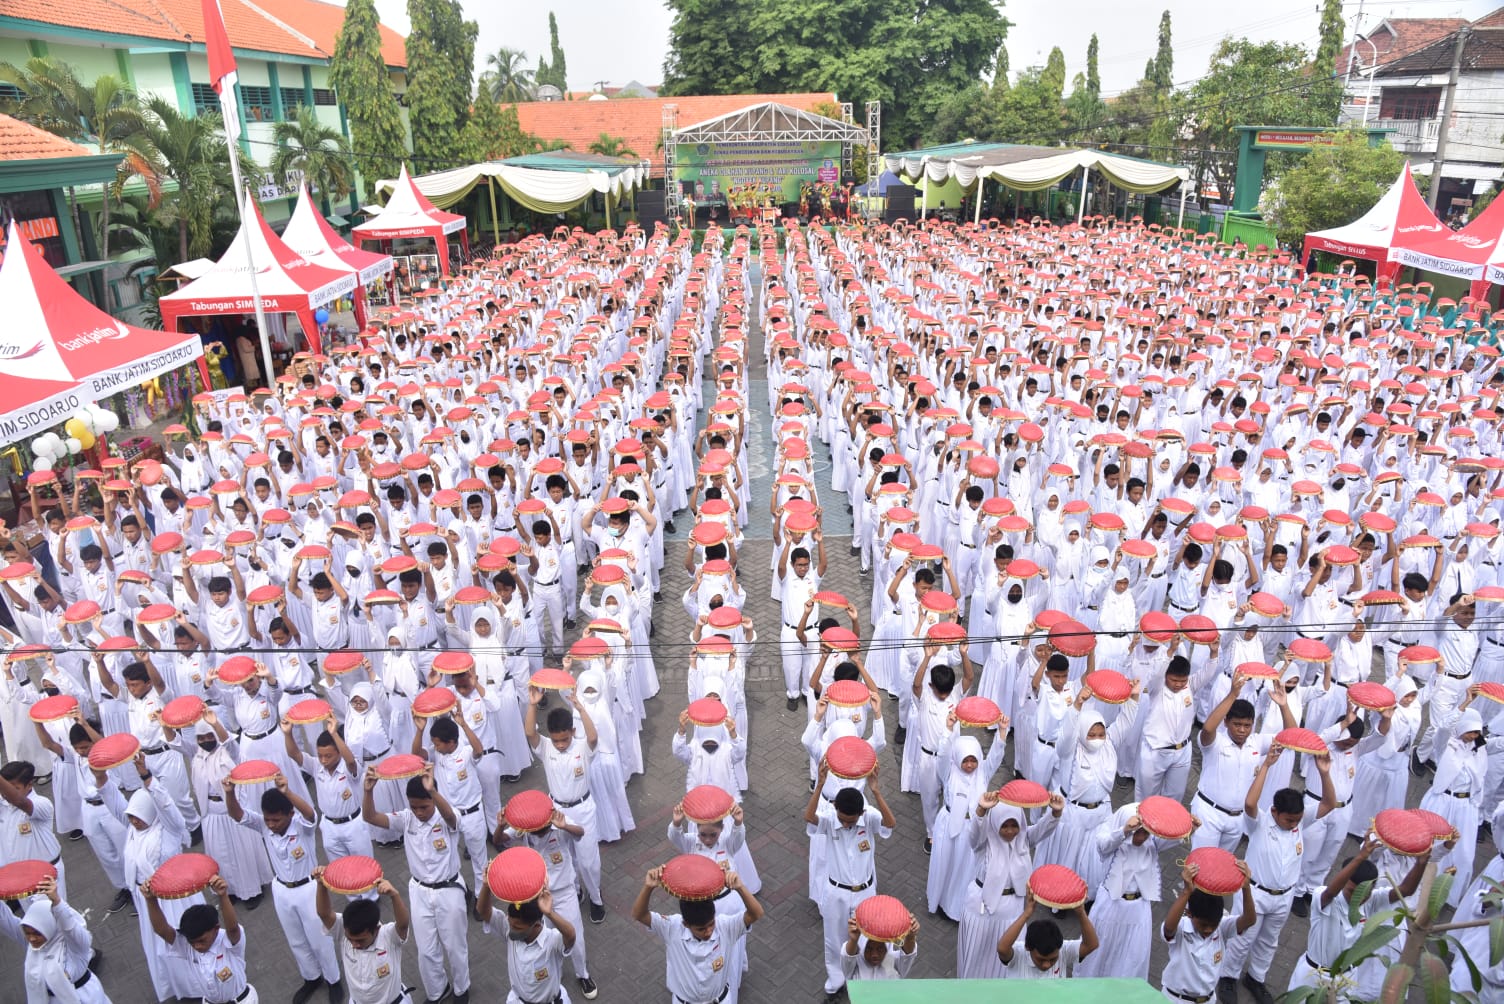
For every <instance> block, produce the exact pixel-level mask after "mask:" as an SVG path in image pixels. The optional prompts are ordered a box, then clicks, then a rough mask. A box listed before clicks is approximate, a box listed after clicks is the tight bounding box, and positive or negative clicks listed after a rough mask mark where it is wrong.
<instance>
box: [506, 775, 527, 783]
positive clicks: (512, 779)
mask: <svg viewBox="0 0 1504 1004" xmlns="http://www.w3.org/2000/svg"><path fill="white" fill-rule="evenodd" d="M501 779H502V780H503V781H505V782H506V783H507V784H516V783H517V782H518V781H520V780H522V775H521V774H503V775H501Z"/></svg>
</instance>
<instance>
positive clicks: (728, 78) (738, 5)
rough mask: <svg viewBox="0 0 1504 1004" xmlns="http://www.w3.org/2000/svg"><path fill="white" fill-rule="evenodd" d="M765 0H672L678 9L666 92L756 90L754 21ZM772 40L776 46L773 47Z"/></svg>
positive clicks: (665, 78) (665, 61)
mask: <svg viewBox="0 0 1504 1004" xmlns="http://www.w3.org/2000/svg"><path fill="white" fill-rule="evenodd" d="M763 2H764V0H666V6H667V7H668V9H669V10H670V11H672V12H673V15H674V16H673V21H672V22H671V23H670V25H669V34H668V53H667V54H666V55H665V56H664V58H663V87H662V88H661V89H660V90H659V93H660V94H662V95H664V96H681V95H685V94H750V93H754V92H755V91H756V86H755V84H754V83H753V81H754V80H755V79H757V77H756V74H755V72H754V69H753V59H754V52H753V47H752V46H749V45H746V44H744V42H745V40H746V39H747V38H749V37H750V36H749V35H748V32H747V27H748V23H749V22H750V20H751V19H752V18H753V17H754V16H756V14H757V12H758V10H759V9H760V8H761V6H762V4H763ZM772 44H776V43H771V44H770V46H769V47H770V48H771V47H772Z"/></svg>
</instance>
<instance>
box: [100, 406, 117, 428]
mask: <svg viewBox="0 0 1504 1004" xmlns="http://www.w3.org/2000/svg"><path fill="white" fill-rule="evenodd" d="M101 428H103V429H104V431H105V432H114V431H115V430H116V429H118V428H120V416H119V415H117V414H115V413H114V412H113V411H107V412H105V413H104V420H103V424H102V425H101Z"/></svg>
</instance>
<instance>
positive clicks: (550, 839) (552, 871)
mask: <svg viewBox="0 0 1504 1004" xmlns="http://www.w3.org/2000/svg"><path fill="white" fill-rule="evenodd" d="M564 819H565V821H566V822H568V823H570V824H571V825H576V824H575V823H574V820H572V819H570V818H569V817H568V816H565V817H564ZM506 835H507V838H508V839H510V840H512V841H514V842H516V843H520V844H524V845H526V846H528V847H531V848H532V849H533V850H535V851H537V852H538V853H539V854H541V855H542V856H543V864H544V865H545V866H546V867H547V868H548V887H549V889H551V890H553V891H554V892H555V893H556V894H557V893H567V894H568V895H570V896H573V895H574V894H575V871H574V837H572V836H570V835H569V834H567V833H565V832H564V831H563V830H561V829H559V828H558V827H557V826H550V827H549V828H548V829H546V830H543V831H541V832H538V831H535V832H532V833H522V832H520V831H518V830H514V829H512V828H511V827H507V831H506Z"/></svg>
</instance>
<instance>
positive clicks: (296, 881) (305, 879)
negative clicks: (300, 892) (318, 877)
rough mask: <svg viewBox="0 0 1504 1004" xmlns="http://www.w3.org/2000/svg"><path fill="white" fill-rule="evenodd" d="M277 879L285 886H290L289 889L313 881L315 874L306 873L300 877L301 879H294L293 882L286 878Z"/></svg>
mask: <svg viewBox="0 0 1504 1004" xmlns="http://www.w3.org/2000/svg"><path fill="white" fill-rule="evenodd" d="M277 881H278V882H279V883H281V884H282V885H283V886H284V887H286V888H288V889H296V888H298V886H303V885H307V884H308V883H310V882H312V881H313V876H311V875H305V876H303V877H302V878H300V879H294V880H293V881H291V882H289V881H287V880H286V879H277Z"/></svg>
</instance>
